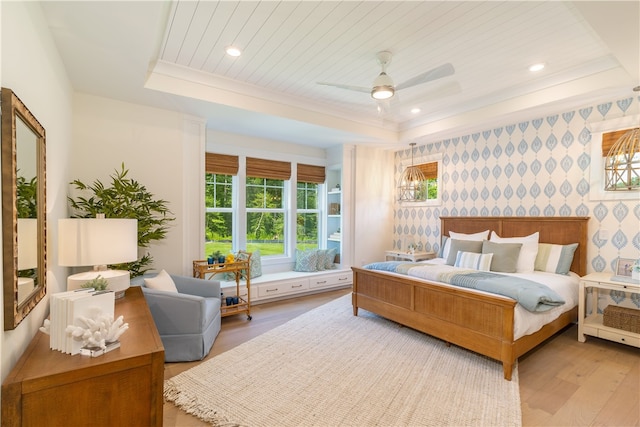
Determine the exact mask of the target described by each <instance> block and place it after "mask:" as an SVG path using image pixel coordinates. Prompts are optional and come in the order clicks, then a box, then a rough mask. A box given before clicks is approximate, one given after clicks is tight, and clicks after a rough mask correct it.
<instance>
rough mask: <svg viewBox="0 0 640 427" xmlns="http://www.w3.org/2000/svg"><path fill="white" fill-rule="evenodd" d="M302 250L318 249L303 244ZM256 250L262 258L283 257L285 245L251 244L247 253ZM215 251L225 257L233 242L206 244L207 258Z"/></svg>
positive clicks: (312, 245) (311, 245)
mask: <svg viewBox="0 0 640 427" xmlns="http://www.w3.org/2000/svg"><path fill="white" fill-rule="evenodd" d="M299 247H300V249H302V250H305V249H315V248H317V247H318V245H317V244H315V243H306V244H301V245H300V246H299ZM256 250H260V256H269V255H282V253H284V243H266V242H264V243H250V244H249V245H248V248H247V251H249V252H254V251H256ZM215 251H220V252H221V253H222V254H223V255H226V254H228V253H230V252H231V251H232V250H231V242H229V243H217V242H206V243H205V245H204V253H205V256H207V257H208V256H209V255H211V254H212V253H214V252H215Z"/></svg>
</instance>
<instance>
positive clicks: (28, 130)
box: [0, 88, 47, 331]
mask: <svg viewBox="0 0 640 427" xmlns="http://www.w3.org/2000/svg"><path fill="white" fill-rule="evenodd" d="M0 109H1V113H2V135H1V138H2V251H3V252H2V253H3V270H4V271H3V274H4V275H3V284H4V293H3V295H4V330H5V331H7V330H11V329H15V328H16V326H18V324H19V323H20V322H21V321H22V320H23V319H24V318H25V317H26V316H27V315H28V314H29V312H30V311H31V310H33V308H34V307H35V306H36V304H38V302H40V300H42V298H43V297H44V295H45V293H46V291H47V284H46V272H47V257H46V248H47V243H46V227H47V224H46V201H45V183H46V175H45V173H46V171H45V153H46V149H45V131H44V128H43V127H42V125H40V123H39V122H38V120H36V118H35V117H34V116H33V114H31V112H30V111H29V109H27V107H26V106H25V105H24V104H23V103H22V101H20V99H19V98H18V97H17V96H16V94H15V93H13V91H12V90H11V89H7V88H2V95H1V100H0Z"/></svg>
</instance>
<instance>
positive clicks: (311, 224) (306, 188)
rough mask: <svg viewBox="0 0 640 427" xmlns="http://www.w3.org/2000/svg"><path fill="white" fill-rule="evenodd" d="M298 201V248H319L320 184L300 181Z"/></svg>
mask: <svg viewBox="0 0 640 427" xmlns="http://www.w3.org/2000/svg"><path fill="white" fill-rule="evenodd" d="M296 201H297V202H296V205H297V213H296V249H298V250H306V249H317V248H318V238H319V233H320V229H319V227H318V224H319V223H320V222H319V219H320V209H319V208H318V184H314V183H310V182H298V190H297V192H296Z"/></svg>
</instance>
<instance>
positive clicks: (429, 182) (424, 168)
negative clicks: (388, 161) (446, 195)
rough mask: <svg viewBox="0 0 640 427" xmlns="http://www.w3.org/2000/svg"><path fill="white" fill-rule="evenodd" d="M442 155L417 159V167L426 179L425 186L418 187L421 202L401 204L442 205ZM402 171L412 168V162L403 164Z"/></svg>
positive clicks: (401, 202)
mask: <svg viewBox="0 0 640 427" xmlns="http://www.w3.org/2000/svg"><path fill="white" fill-rule="evenodd" d="M441 161H442V153H437V154H431V155H427V156H422V157H420V158H416V159H415V167H416V168H417V169H419V170H420V172H422V174H423V175H424V177H425V181H423V185H421V186H418V188H419V190H420V192H421V193H420V194H419V195H418V196H419V197H418V198H419V199H420V201H416V202H414V201H411V202H403V201H400V204H404V203H410V204H411V206H435V205H439V204H440V203H441V200H440V183H441V180H442V177H441V176H442V167H441ZM400 166H401V170H402V171H404V170H405V169H406V168H407V167H408V166H411V160H407V161H404V162H403V163H401V165H400Z"/></svg>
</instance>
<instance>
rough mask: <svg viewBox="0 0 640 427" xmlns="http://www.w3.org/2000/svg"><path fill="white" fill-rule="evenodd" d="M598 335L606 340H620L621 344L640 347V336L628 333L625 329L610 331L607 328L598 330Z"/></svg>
mask: <svg viewBox="0 0 640 427" xmlns="http://www.w3.org/2000/svg"><path fill="white" fill-rule="evenodd" d="M598 337H599V338H604V339H605V340H609V341H615V342H619V343H620V344H627V345H632V346H635V347H640V336H637V335H636V336H633V335H627V334H626V333H625V331H623V330H621V329H620V330H616V332H612V331H609V330H607V329H600V330H598Z"/></svg>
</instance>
